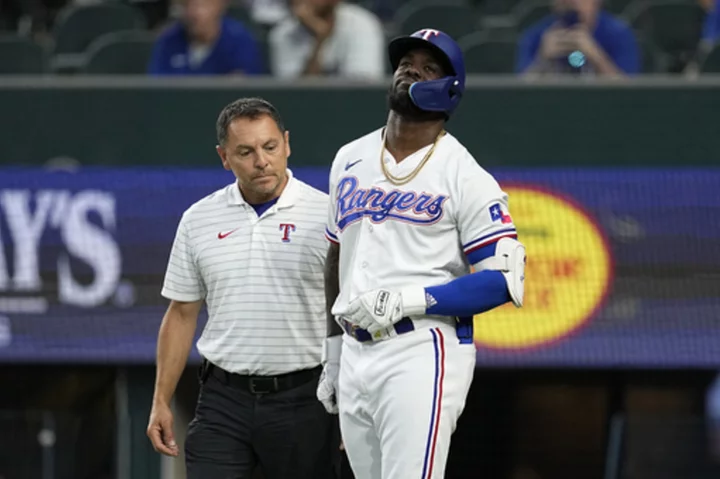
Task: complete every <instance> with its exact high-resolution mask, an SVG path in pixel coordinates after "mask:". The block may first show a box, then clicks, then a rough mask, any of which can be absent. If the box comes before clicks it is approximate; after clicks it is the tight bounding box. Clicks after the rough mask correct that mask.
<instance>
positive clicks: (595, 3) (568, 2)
mask: <svg viewBox="0 0 720 479" xmlns="http://www.w3.org/2000/svg"><path fill="white" fill-rule="evenodd" d="M601 7H602V0H555V1H554V3H553V9H554V10H555V12H557V13H560V14H563V13H565V12H568V11H576V12H577V13H578V16H579V17H580V20H581V21H582V22H583V23H592V22H593V21H594V20H595V17H596V16H597V14H598V12H599V11H600V8H601Z"/></svg>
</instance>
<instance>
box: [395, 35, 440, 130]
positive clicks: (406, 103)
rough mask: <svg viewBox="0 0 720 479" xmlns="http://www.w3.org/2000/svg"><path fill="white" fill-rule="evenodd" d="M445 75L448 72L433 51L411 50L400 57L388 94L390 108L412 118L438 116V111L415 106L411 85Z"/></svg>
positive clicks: (432, 117) (423, 118) (419, 118)
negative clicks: (429, 110)
mask: <svg viewBox="0 0 720 479" xmlns="http://www.w3.org/2000/svg"><path fill="white" fill-rule="evenodd" d="M445 76H447V72H445V70H444V69H443V67H442V65H441V63H440V62H439V61H438V60H437V58H436V57H435V55H434V54H433V52H432V51H430V50H427V49H415V50H410V51H409V52H408V53H407V54H405V56H404V57H402V58H401V59H400V63H398V67H397V70H395V73H394V74H393V80H392V85H391V86H390V92H389V94H388V103H389V105H390V109H391V110H393V111H395V112H397V113H399V114H400V116H403V117H406V118H410V119H417V120H425V119H427V120H429V119H434V118H435V117H438V114H437V113H436V112H426V111H423V110H421V109H419V108H418V107H417V106H415V104H414V103H413V102H412V100H411V99H410V85H412V84H413V83H415V82H417V81H428V80H438V79H440V78H443V77H445ZM440 116H442V115H440Z"/></svg>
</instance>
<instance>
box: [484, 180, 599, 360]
mask: <svg viewBox="0 0 720 479" xmlns="http://www.w3.org/2000/svg"><path fill="white" fill-rule="evenodd" d="M503 189H504V190H505V191H506V192H507V193H508V195H509V197H510V214H511V216H512V219H513V222H514V223H515V226H516V227H517V230H518V239H519V240H520V241H521V242H522V243H523V244H524V245H525V248H526V252H527V265H526V269H525V301H524V306H523V307H522V308H520V309H518V308H515V306H513V305H512V303H509V304H505V305H503V306H501V307H499V308H496V309H494V310H492V311H489V312H487V313H483V314H480V315H477V316H475V342H476V344H477V345H478V346H480V347H486V348H496V349H526V348H534V347H537V346H540V345H542V344H546V343H549V342H553V341H557V340H559V339H562V338H563V337H565V336H567V335H568V334H570V333H572V332H574V331H575V330H577V329H578V328H579V327H580V326H582V325H583V324H585V322H586V321H587V320H589V319H590V318H591V317H592V316H593V314H594V313H595V311H597V310H598V309H599V308H600V306H601V305H602V303H603V301H604V299H605V297H606V295H607V293H608V289H609V287H610V282H611V280H612V273H613V272H612V260H611V255H610V249H609V247H608V243H607V240H606V239H605V237H604V235H603V234H602V232H601V230H600V228H599V227H598V226H597V225H596V224H595V222H594V220H593V219H592V218H591V217H590V215H588V214H587V213H586V212H584V211H583V209H582V208H581V207H580V206H578V205H577V204H575V203H574V202H573V201H571V200H568V199H566V198H562V197H560V196H558V195H556V194H554V193H552V192H549V191H544V190H541V189H539V188H535V187H531V186H507V185H505V186H504V188H503Z"/></svg>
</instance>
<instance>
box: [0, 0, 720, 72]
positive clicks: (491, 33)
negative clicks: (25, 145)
mask: <svg viewBox="0 0 720 479" xmlns="http://www.w3.org/2000/svg"><path fill="white" fill-rule="evenodd" d="M568 3H569V4H572V3H578V4H581V5H582V7H581V9H582V10H584V12H583V14H582V15H581V16H583V15H588V16H590V17H593V18H594V17H595V16H597V17H598V19H599V20H600V21H599V22H598V23H597V28H594V29H593V32H591V33H592V34H591V37H592V38H593V40H594V41H595V42H597V44H598V45H599V46H600V47H601V48H602V49H603V50H604V51H605V53H606V54H607V55H608V56H609V57H610V58H611V59H612V60H614V61H615V63H616V64H618V66H619V67H620V68H621V70H623V72H624V73H627V74H650V73H669V74H685V75H697V74H699V73H716V72H718V71H719V70H720V51H718V50H717V49H716V48H715V43H716V40H717V37H718V35H720V12H718V9H717V2H716V1H715V0H652V1H649V0H604V1H602V0H585V1H583V2H576V1H575V0H558V1H556V2H552V1H550V0H356V1H351V0H349V1H345V2H339V1H337V0H229V1H226V0H197V1H193V0H190V1H185V0H4V1H3V2H2V4H0V8H1V9H2V10H1V11H0V31H1V33H2V39H1V40H0V54H2V58H3V62H2V65H0V71H1V72H3V73H27V74H34V73H62V74H78V73H85V74H143V73H148V74H154V75H189V74H199V75H221V74H227V73H242V74H245V75H266V74H270V75H273V76H277V77H284V78H287V77H297V76H302V75H304V74H322V75H328V76H341V77H350V78H353V77H356V78H360V79H362V78H377V77H379V76H382V75H383V74H386V73H387V62H386V61H385V58H384V56H383V55H382V52H381V50H380V49H379V48H378V47H379V46H380V45H381V44H383V43H384V42H385V40H387V39H388V38H391V37H392V36H394V35H396V34H398V33H400V32H412V31H415V30H418V29H420V28H425V27H427V25H429V24H432V25H434V27H435V28H437V29H440V30H443V31H446V32H447V33H449V34H451V35H452V36H454V37H455V38H456V39H458V41H459V42H460V43H461V45H462V48H463V50H464V52H465V55H466V58H467V68H468V72H469V73H470V74H513V73H527V70H528V69H529V67H530V66H531V65H530V64H531V63H532V60H533V59H535V56H536V54H538V53H539V51H540V46H541V42H540V40H541V39H542V38H545V34H546V33H548V32H549V31H552V30H557V29H562V30H572V29H573V27H575V26H577V24H581V23H588V22H587V21H585V22H583V18H580V19H579V20H578V19H577V18H572V16H569V17H568V16H563V15H556V16H555V17H552V18H550V17H548V15H550V14H551V13H553V12H555V13H557V12H558V11H560V10H562V9H563V8H564V7H563V4H568ZM186 4H187V5H186ZM332 12H337V16H333V17H331V16H329V15H330V14H331V13H332ZM331 18H332V19H331ZM585 20H588V19H585ZM301 27H303V28H301ZM216 37H217V38H221V39H223V42H225V43H228V44H229V43H232V45H233V47H232V48H223V47H222V45H224V44H225V43H223V42H221V43H218V44H215V43H214V41H215V39H216ZM568 41H569V40H568ZM182 42H188V43H189V44H192V45H194V48H193V50H192V53H191V54H189V55H188V58H183V57H182V55H179V54H178V51H179V50H178V48H179V46H180V44H182ZM317 44H320V45H323V44H324V45H329V46H325V47H324V51H323V52H322V53H321V54H320V57H321V58H320V60H321V61H320V64H319V65H318V66H317V71H310V70H306V69H305V68H304V67H306V65H305V64H302V62H300V60H297V58H298V54H300V57H302V53H303V52H304V51H306V50H312V48H313V47H314V46H316V45H317ZM569 62H570V63H571V64H572V65H573V66H574V68H571V70H578V71H580V70H583V68H582V67H583V65H584V64H585V59H584V58H583V56H582V55H575V56H574V57H573V58H571V59H570V61H569ZM584 70H585V71H587V70H588V68H585V69H584ZM597 73H598V74H602V72H601V71H600V72H597Z"/></svg>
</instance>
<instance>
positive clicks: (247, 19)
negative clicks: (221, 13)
mask: <svg viewBox="0 0 720 479" xmlns="http://www.w3.org/2000/svg"><path fill="white" fill-rule="evenodd" d="M226 15H227V16H228V17H230V18H233V19H235V20H237V21H239V22H240V23H242V24H244V25H248V26H250V25H252V24H253V19H252V17H251V16H250V11H249V10H248V8H247V7H246V6H245V5H240V4H237V3H231V4H230V6H229V7H228V9H227V13H226Z"/></svg>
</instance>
